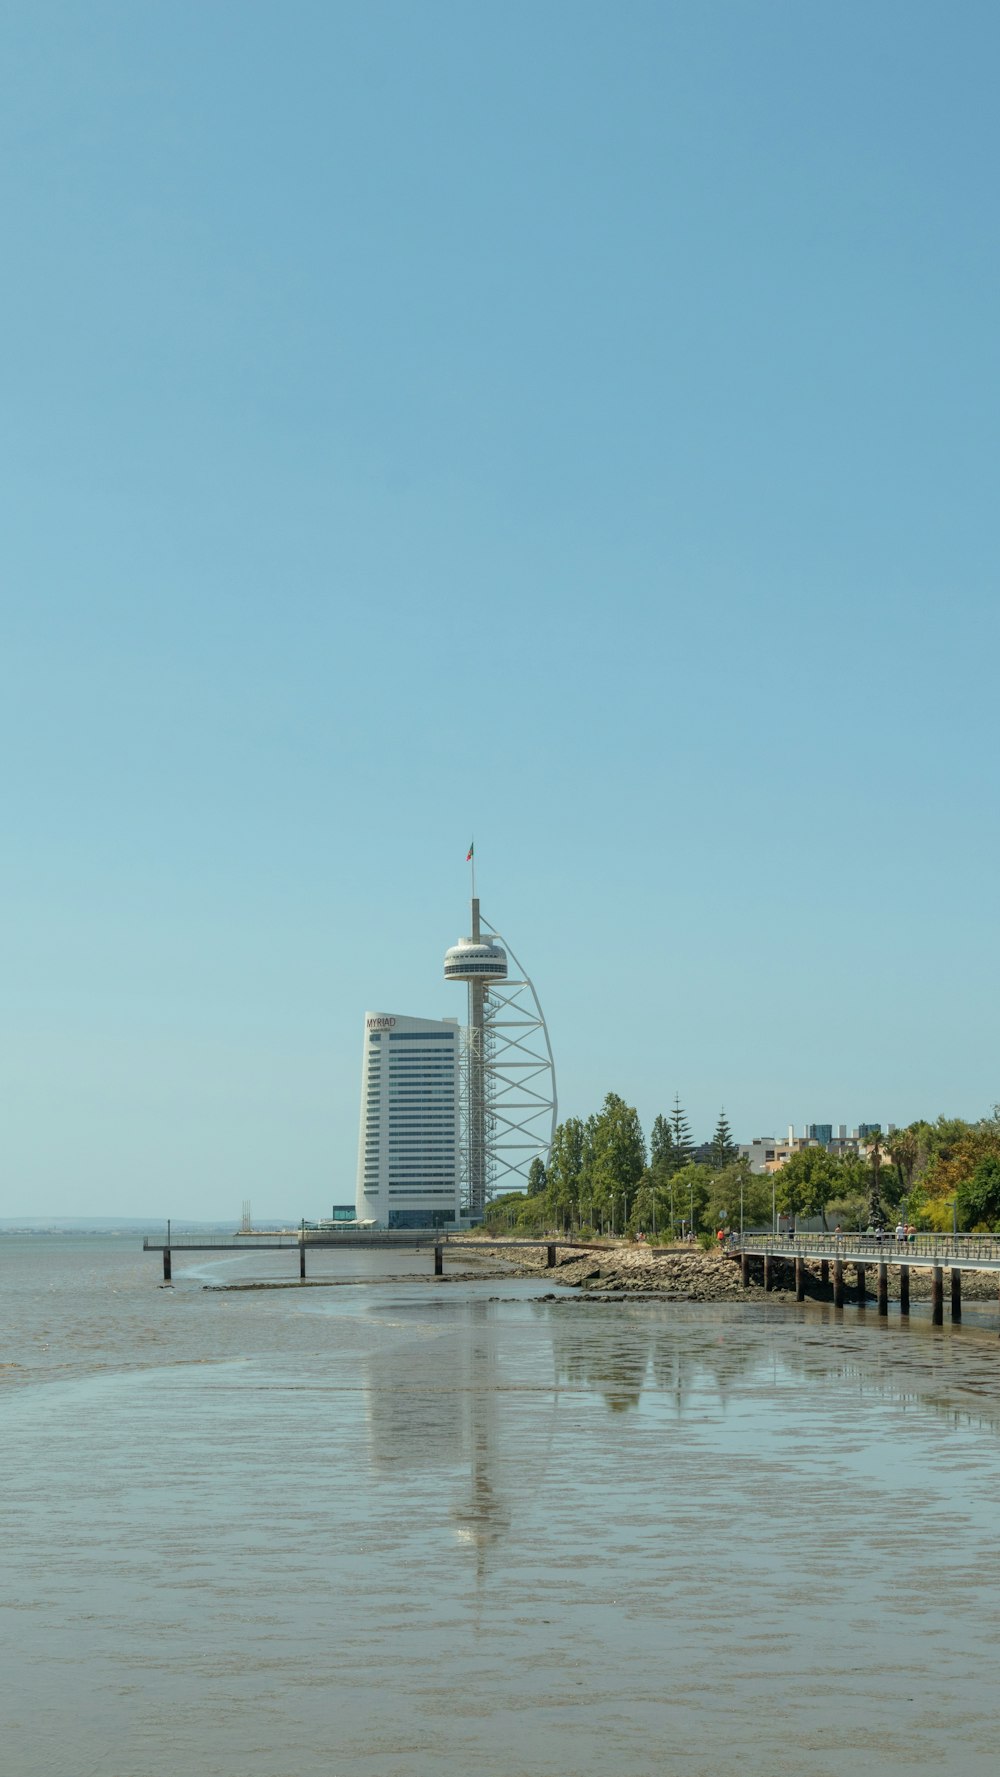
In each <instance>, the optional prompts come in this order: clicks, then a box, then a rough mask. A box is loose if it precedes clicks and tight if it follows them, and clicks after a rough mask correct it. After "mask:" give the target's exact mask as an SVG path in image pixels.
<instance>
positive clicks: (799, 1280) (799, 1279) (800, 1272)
mask: <svg viewBox="0 0 1000 1777" xmlns="http://www.w3.org/2000/svg"><path fill="white" fill-rule="evenodd" d="M805 1299H806V1262H805V1259H802V1258H800V1257H799V1255H798V1253H796V1255H795V1300H796V1302H804V1301H805Z"/></svg>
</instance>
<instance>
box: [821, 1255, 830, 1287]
mask: <svg viewBox="0 0 1000 1777" xmlns="http://www.w3.org/2000/svg"><path fill="white" fill-rule="evenodd" d="M819 1280H820V1283H822V1284H827V1283H829V1281H830V1261H829V1259H820V1262H819Z"/></svg>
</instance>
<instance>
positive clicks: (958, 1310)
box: [951, 1265, 962, 1320]
mask: <svg viewBox="0 0 1000 1777" xmlns="http://www.w3.org/2000/svg"><path fill="white" fill-rule="evenodd" d="M951 1318H952V1320H961V1318H962V1273H961V1271H960V1270H959V1268H958V1266H957V1265H953V1266H952V1268H951Z"/></svg>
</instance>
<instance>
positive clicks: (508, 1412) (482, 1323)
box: [362, 1297, 559, 1580]
mask: <svg viewBox="0 0 1000 1777" xmlns="http://www.w3.org/2000/svg"><path fill="white" fill-rule="evenodd" d="M533 1313H534V1314H537V1315H538V1317H539V1319H540V1320H541V1321H542V1323H543V1325H544V1328H545V1334H544V1337H543V1339H542V1343H541V1347H539V1345H538V1343H537V1342H536V1340H535V1338H534V1336H533V1337H532V1342H531V1347H530V1353H531V1355H530V1362H531V1368H532V1379H531V1380H530V1381H526V1385H525V1386H524V1387H521V1386H518V1375H517V1372H516V1370H515V1371H514V1372H513V1373H512V1368H511V1360H510V1359H509V1358H505V1355H504V1354H505V1353H508V1352H510V1350H511V1346H510V1325H509V1323H508V1322H507V1321H506V1319H505V1317H504V1316H503V1313H502V1311H501V1312H500V1313H499V1314H498V1313H497V1310H496V1308H495V1307H494V1306H493V1305H492V1304H490V1303H488V1302H486V1301H484V1300H478V1301H477V1300H475V1299H472V1300H470V1299H469V1298H468V1297H466V1298H465V1299H464V1300H462V1301H461V1302H460V1303H456V1304H455V1306H454V1308H453V1307H452V1305H451V1303H450V1302H449V1303H448V1304H445V1303H443V1302H442V1303H441V1304H440V1305H438V1304H435V1307H434V1310H433V1312H432V1313H431V1314H430V1315H428V1313H427V1310H426V1308H424V1307H418V1305H417V1304H416V1303H412V1304H406V1305H405V1307H403V1308H402V1309H401V1314H402V1315H405V1316H406V1317H407V1321H409V1318H410V1315H411V1314H412V1325H409V1324H405V1323H404V1324H403V1325H399V1324H398V1321H397V1325H396V1327H394V1328H392V1329H391V1330H390V1329H387V1331H388V1332H389V1342H388V1343H387V1344H386V1345H385V1346H384V1348H383V1349H382V1350H380V1351H377V1352H369V1353H367V1354H366V1355H365V1356H364V1358H363V1359H362V1377H363V1384H362V1385H363V1388H364V1395H365V1407H366V1416H367V1422H368V1442H369V1452H370V1460H371V1466H372V1469H373V1470H374V1471H375V1472H376V1473H383V1474H387V1475H388V1474H390V1473H392V1474H393V1475H394V1477H395V1479H396V1483H397V1486H398V1483H399V1479H400V1477H405V1478H406V1485H407V1496H408V1499H409V1510H410V1512H411V1513H412V1520H413V1522H414V1523H415V1524H416V1523H418V1522H419V1521H420V1520H421V1518H423V1519H429V1518H433V1519H434V1520H435V1521H436V1522H440V1520H441V1518H442V1516H446V1517H447V1519H448V1521H449V1522H450V1524H451V1526H452V1530H453V1534H454V1538H455V1542H456V1544H457V1546H458V1547H459V1548H464V1549H467V1550H468V1551H469V1553H470V1555H472V1556H473V1557H474V1566H475V1572H476V1576H477V1579H479V1580H484V1579H485V1578H486V1576H487V1573H488V1571H489V1568H490V1566H491V1559H490V1557H491V1551H495V1550H496V1549H497V1548H498V1546H499V1545H501V1544H502V1543H503V1541H504V1539H505V1538H506V1536H507V1534H508V1532H509V1530H510V1528H511V1525H512V1523H513V1521H514V1518H515V1515H516V1516H517V1517H519V1518H520V1517H523V1516H524V1515H525V1514H526V1513H527V1512H528V1511H529V1510H530V1509H531V1504H532V1501H533V1499H534V1497H535V1495H536V1493H537V1492H538V1490H539V1488H540V1487H541V1485H542V1482H543V1479H544V1476H545V1472H546V1469H547V1467H548V1463H549V1460H550V1456H551V1453H552V1450H553V1447H554V1441H555V1434H556V1417H557V1412H558V1401H559V1390H558V1388H557V1386H556V1385H555V1384H556V1376H555V1366H554V1364H553V1363H552V1361H551V1360H552V1351H551V1344H550V1343H549V1341H550V1337H551V1328H552V1319H551V1317H550V1316H549V1315H548V1313H547V1311H546V1309H545V1308H543V1307H542V1306H541V1305H539V1307H538V1308H537V1309H535V1310H534V1311H533ZM501 1342H502V1343H501ZM514 1350H515V1351H517V1350H521V1351H523V1350H524V1347H523V1345H521V1343H520V1342H519V1341H515V1345H514ZM543 1354H544V1355H543ZM539 1356H542V1364H543V1371H544V1372H545V1375H544V1377H543V1379H542V1386H541V1387H539V1386H538V1381H539V1378H538V1375H537V1361H538V1358H539Z"/></svg>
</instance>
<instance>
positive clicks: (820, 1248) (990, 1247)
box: [728, 1233, 1000, 1327]
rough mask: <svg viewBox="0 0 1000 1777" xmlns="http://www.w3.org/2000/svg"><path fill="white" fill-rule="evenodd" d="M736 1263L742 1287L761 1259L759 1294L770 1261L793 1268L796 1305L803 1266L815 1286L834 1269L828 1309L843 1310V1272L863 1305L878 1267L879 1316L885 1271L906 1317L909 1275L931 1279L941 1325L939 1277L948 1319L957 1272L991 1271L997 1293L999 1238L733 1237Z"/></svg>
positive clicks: (770, 1281) (958, 1284)
mask: <svg viewBox="0 0 1000 1777" xmlns="http://www.w3.org/2000/svg"><path fill="white" fill-rule="evenodd" d="M728 1251H729V1253H730V1255H731V1256H732V1257H733V1258H734V1259H736V1260H738V1261H739V1264H740V1269H741V1274H742V1278H743V1282H744V1284H748V1283H749V1282H750V1261H751V1259H755V1258H756V1259H760V1260H761V1262H762V1266H763V1276H764V1288H765V1289H766V1290H770V1289H773V1288H774V1260H775V1259H784V1260H785V1261H786V1262H791V1263H793V1264H794V1266H795V1297H796V1301H799V1302H801V1301H803V1300H804V1299H805V1265H806V1260H807V1259H811V1260H812V1261H813V1262H814V1263H816V1262H818V1264H819V1267H820V1281H821V1283H823V1284H826V1283H828V1282H829V1275H830V1266H831V1265H832V1266H833V1305H834V1307H835V1308H843V1306H844V1266H845V1265H850V1266H853V1268H854V1275H855V1279H856V1283H857V1289H858V1293H859V1295H860V1297H861V1300H862V1302H863V1301H864V1299H865V1294H866V1291H867V1287H868V1271H869V1269H870V1268H871V1267H872V1266H875V1267H877V1285H876V1304H877V1311H878V1313H879V1314H880V1315H887V1314H888V1312H889V1267H890V1266H893V1267H895V1268H896V1269H898V1271H899V1312H900V1314H902V1315H908V1314H909V1312H910V1272H911V1270H924V1271H929V1272H930V1274H931V1321H932V1322H933V1324H934V1325H935V1326H937V1327H939V1326H941V1325H943V1322H944V1274H945V1271H947V1272H948V1273H949V1286H950V1299H951V1318H952V1320H953V1321H954V1322H956V1323H957V1322H959V1321H960V1320H961V1318H962V1272H963V1271H995V1272H996V1273H997V1283H998V1288H1000V1237H998V1236H996V1235H993V1234H914V1235H910V1236H907V1237H906V1238H904V1239H902V1240H897V1239H896V1237H895V1235H893V1234H882V1235H881V1236H880V1235H877V1234H843V1233H842V1234H778V1235H760V1234H744V1235H743V1236H742V1237H741V1236H740V1235H736V1236H735V1237H734V1239H733V1242H732V1245H731V1246H730V1247H729V1248H728Z"/></svg>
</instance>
